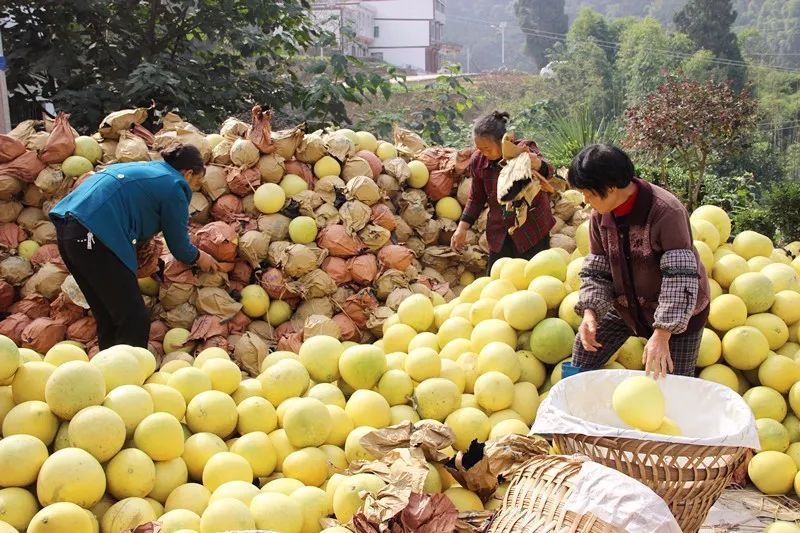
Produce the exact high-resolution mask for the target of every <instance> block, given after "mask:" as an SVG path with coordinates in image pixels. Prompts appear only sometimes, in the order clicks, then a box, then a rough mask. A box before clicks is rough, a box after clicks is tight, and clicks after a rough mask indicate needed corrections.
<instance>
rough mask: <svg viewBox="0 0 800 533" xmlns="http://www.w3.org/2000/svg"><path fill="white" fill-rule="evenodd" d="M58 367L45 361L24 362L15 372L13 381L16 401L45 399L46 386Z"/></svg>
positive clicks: (18, 402) (12, 388) (12, 385)
mask: <svg viewBox="0 0 800 533" xmlns="http://www.w3.org/2000/svg"><path fill="white" fill-rule="evenodd" d="M55 369H56V367H55V366H54V365H52V364H50V363H45V362H43V361H32V362H30V363H24V364H22V365H21V366H20V367H19V368H18V369H17V371H16V372H15V373H14V378H13V381H12V383H11V392H12V397H13V398H14V403H16V404H20V403H23V402H28V401H32V400H38V401H40V402H43V401H45V394H44V391H45V386H46V385H47V380H48V379H49V378H50V375H51V374H52V373H53V372H54V371H55Z"/></svg>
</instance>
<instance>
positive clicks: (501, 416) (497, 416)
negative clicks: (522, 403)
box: [489, 409, 522, 427]
mask: <svg viewBox="0 0 800 533" xmlns="http://www.w3.org/2000/svg"><path fill="white" fill-rule="evenodd" d="M504 420H518V421H520V422H522V417H521V416H520V414H519V413H517V412H516V411H514V410H513V409H503V410H502V411H497V412H495V413H492V414H491V416H490V417H489V423H490V424H491V425H492V427H494V426H496V425H497V424H499V423H500V422H503V421H504Z"/></svg>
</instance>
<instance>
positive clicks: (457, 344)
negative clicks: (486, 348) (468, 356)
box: [439, 318, 472, 361]
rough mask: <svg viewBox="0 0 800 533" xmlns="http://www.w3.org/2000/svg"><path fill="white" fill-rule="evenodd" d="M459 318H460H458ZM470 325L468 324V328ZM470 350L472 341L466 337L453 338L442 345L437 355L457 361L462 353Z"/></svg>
mask: <svg viewBox="0 0 800 533" xmlns="http://www.w3.org/2000/svg"><path fill="white" fill-rule="evenodd" d="M459 320H461V319H460V318H459ZM471 327H472V325H470V328H471ZM471 351H472V341H471V340H469V339H468V338H464V339H453V340H451V341H450V342H448V343H447V344H446V345H445V346H444V347H442V349H441V351H440V352H439V357H440V358H441V359H450V360H451V361H457V360H458V358H459V357H461V355H462V354H464V353H466V352H471Z"/></svg>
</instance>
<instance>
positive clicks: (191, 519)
mask: <svg viewBox="0 0 800 533" xmlns="http://www.w3.org/2000/svg"><path fill="white" fill-rule="evenodd" d="M158 521H159V522H160V523H161V531H163V532H164V533H177V532H178V531H180V530H182V529H183V530H187V529H188V530H190V531H200V515H198V514H197V513H194V512H192V511H189V510H186V509H175V510H174V511H169V512H166V513H164V514H163V515H161V516H160V517H159V518H158Z"/></svg>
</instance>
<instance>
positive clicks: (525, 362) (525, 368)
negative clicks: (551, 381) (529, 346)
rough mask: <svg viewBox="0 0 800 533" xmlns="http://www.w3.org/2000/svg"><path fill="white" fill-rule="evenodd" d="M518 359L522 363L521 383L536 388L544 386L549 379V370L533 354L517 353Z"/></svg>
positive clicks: (526, 352)
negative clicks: (530, 384)
mask: <svg viewBox="0 0 800 533" xmlns="http://www.w3.org/2000/svg"><path fill="white" fill-rule="evenodd" d="M517 357H518V358H519V362H520V376H519V380H520V381H521V382H527V383H532V384H533V385H534V386H535V387H536V388H539V387H541V386H542V385H544V381H545V379H546V377H547V370H546V368H545V366H544V364H542V362H541V361H539V359H537V358H536V356H534V355H533V352H531V351H527V350H521V351H518V352H517Z"/></svg>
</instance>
